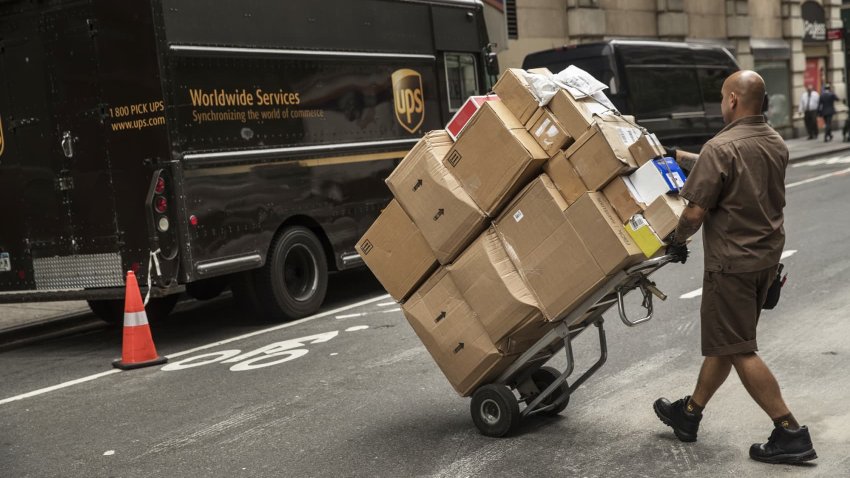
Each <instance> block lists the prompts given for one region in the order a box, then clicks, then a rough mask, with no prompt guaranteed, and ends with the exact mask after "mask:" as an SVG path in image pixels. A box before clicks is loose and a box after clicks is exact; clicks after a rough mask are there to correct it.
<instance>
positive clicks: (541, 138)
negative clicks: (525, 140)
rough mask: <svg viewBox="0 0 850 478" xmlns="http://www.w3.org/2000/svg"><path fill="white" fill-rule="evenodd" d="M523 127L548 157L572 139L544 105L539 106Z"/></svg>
mask: <svg viewBox="0 0 850 478" xmlns="http://www.w3.org/2000/svg"><path fill="white" fill-rule="evenodd" d="M525 127H526V129H527V130H528V132H529V133H531V136H533V137H534V139H535V140H537V144H539V145H540V147H541V148H543V150H544V151H546V154H548V155H549V157H552V156H555V155H556V154H558V153H559V152H560V151H561V150H562V149H564V147H566V146H567V145H568V144H570V143H572V141H573V138H572V136H570V134H569V133H567V130H566V129H564V127H563V125H561V123H560V122H559V121H558V120H557V119H556V118H555V116H554V115H552V113H551V112H550V111H548V110H547V109H546V108H545V107H542V108H539V109H538V110H537V112H536V113H534V115H532V116H531V119H530V120H529V121H528V123H526V125H525Z"/></svg>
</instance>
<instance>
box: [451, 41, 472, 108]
mask: <svg viewBox="0 0 850 478" xmlns="http://www.w3.org/2000/svg"><path fill="white" fill-rule="evenodd" d="M445 58H446V86H447V88H448V92H449V111H451V112H452V113H454V112H455V111H457V110H458V108H460V107H461V106H462V105H463V102H464V101H466V99H467V98H469V97H470V96H473V95H477V94H478V75H477V73H476V71H477V70H476V67H475V55H472V54H469V53H446V55H445Z"/></svg>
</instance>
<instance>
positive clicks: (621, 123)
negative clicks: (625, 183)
mask: <svg viewBox="0 0 850 478" xmlns="http://www.w3.org/2000/svg"><path fill="white" fill-rule="evenodd" d="M641 134H642V133H641V131H640V130H639V129H637V128H636V127H634V125H632V124H631V123H630V122H628V121H626V120H625V119H623V118H621V117H619V116H614V115H603V116H597V117H596V121H595V122H594V123H593V125H591V126H590V128H588V130H587V131H585V133H584V134H583V135H581V137H579V138H578V139H577V140H576V142H575V143H573V145H572V146H570V147H569V148H568V149H567V151H566V156H567V159H569V161H570V163H572V165H573V167H575V168H576V171H577V172H578V174H579V176H581V179H582V181H584V184H585V185H586V186H587V187H588V189H589V190H591V191H600V190H601V189H602V188H603V187H605V185H606V184H608V182H610V181H611V180H612V179H614V178H615V177H617V176H619V175H622V174H626V173H628V172H630V171H631V170H633V169H635V168H637V163H636V162H635V160H634V158H632V153H631V152H630V151H629V146H631V145H632V143H634V142H635V141H636V140H637V139H638V138H639V137H640V135H641Z"/></svg>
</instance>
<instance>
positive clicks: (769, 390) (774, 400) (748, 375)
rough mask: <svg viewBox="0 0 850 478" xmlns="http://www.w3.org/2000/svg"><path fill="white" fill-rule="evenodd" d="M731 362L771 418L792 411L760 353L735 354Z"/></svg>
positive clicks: (750, 392)
mask: <svg viewBox="0 0 850 478" xmlns="http://www.w3.org/2000/svg"><path fill="white" fill-rule="evenodd" d="M731 363H732V365H734V366H735V371H736V372H738V377H740V378H741V383H743V384H744V388H746V389H747V392H749V394H750V396H751V397H753V400H755V401H756V403H757V404H758V405H759V406H760V407H761V409H762V410H764V411H765V413H767V414H768V415H769V416H770V418H771V420H776V419H778V418H780V417H784V416H786V415H789V414H790V413H791V412H790V411H789V410H788V405H786V404H785V400H783V399H782V392H781V391H780V390H779V382H777V381H776V377H774V376H773V373H771V371H770V369H769V368H767V364H765V363H764V361H763V360H762V359H761V357H759V356H758V354H756V353H748V354H738V355H733V356H732V359H731Z"/></svg>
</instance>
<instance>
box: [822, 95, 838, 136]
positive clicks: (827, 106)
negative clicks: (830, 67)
mask: <svg viewBox="0 0 850 478" xmlns="http://www.w3.org/2000/svg"><path fill="white" fill-rule="evenodd" d="M836 101H838V97H837V96H835V93H833V92H832V87H831V86H829V85H828V84H827V85H826V86H824V87H823V94H822V95H820V102H819V103H818V114H819V115H820V116H821V117H822V118H823V123H824V129H823V141H824V142H828V141H832V116H833V115H834V114H835V102H836Z"/></svg>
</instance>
